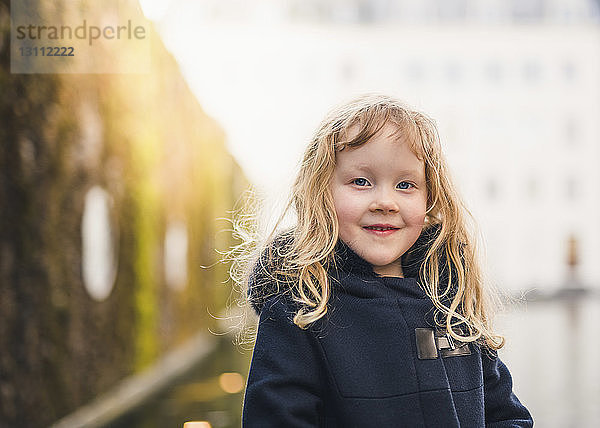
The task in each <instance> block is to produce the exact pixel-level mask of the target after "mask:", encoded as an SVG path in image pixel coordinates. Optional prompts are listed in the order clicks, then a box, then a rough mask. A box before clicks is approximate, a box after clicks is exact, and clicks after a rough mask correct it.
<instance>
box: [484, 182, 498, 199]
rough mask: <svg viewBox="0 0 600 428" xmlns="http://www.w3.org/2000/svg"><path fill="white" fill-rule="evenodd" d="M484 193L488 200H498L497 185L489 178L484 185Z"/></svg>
mask: <svg viewBox="0 0 600 428" xmlns="http://www.w3.org/2000/svg"><path fill="white" fill-rule="evenodd" d="M485 193H486V196H487V198H488V199H489V200H491V201H492V200H495V199H497V198H498V183H496V180H494V179H493V178H489V179H488V180H487V181H486V183H485Z"/></svg>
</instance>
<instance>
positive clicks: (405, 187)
mask: <svg viewBox="0 0 600 428" xmlns="http://www.w3.org/2000/svg"><path fill="white" fill-rule="evenodd" d="M397 187H398V189H400V190H408V189H410V188H411V187H413V184H412V183H410V182H408V181H401V182H400V183H398V186H397Z"/></svg>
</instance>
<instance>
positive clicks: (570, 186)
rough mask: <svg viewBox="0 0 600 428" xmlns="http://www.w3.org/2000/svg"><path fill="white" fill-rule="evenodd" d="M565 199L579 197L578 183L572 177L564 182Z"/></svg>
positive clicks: (572, 199)
mask: <svg viewBox="0 0 600 428" xmlns="http://www.w3.org/2000/svg"><path fill="white" fill-rule="evenodd" d="M566 193H567V199H568V200H570V201H574V200H576V199H577V198H578V197H579V184H578V182H577V180H576V179H575V178H574V177H569V178H567V183H566Z"/></svg>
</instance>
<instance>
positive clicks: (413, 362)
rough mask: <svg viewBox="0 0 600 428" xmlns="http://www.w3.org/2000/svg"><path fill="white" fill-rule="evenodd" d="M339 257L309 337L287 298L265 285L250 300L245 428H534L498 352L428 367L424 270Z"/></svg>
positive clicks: (340, 252)
mask: <svg viewBox="0 0 600 428" xmlns="http://www.w3.org/2000/svg"><path fill="white" fill-rule="evenodd" d="M418 242H419V241H418ZM415 245H417V244H415ZM336 253H337V259H338V261H339V263H338V267H337V269H336V270H335V271H331V272H330V276H331V278H332V284H333V293H332V297H331V299H330V302H329V305H328V313H327V315H326V316H325V317H323V318H322V319H320V320H319V321H317V322H315V323H313V324H311V325H310V327H309V328H308V329H306V330H302V329H300V328H299V327H297V326H296V325H295V324H294V323H293V321H292V318H293V316H294V314H295V312H296V311H297V309H298V307H297V306H296V304H295V303H293V301H292V299H290V298H289V297H288V295H287V294H286V293H276V292H273V293H272V292H265V290H268V289H269V284H268V283H267V282H265V281H264V278H265V276H262V279H263V281H258V283H260V284H259V285H260V290H258V292H257V290H256V289H254V291H252V293H253V294H254V304H255V308H256V309H257V311H259V312H260V320H259V325H258V333H257V337H256V344H255V346H254V353H253V356H252V363H251V367H250V374H249V376H248V384H247V388H246V394H245V399H244V409H243V426H244V427H249V428H250V427H262V428H265V427H444V428H450V427H483V426H489V427H531V426H533V420H532V418H531V415H530V413H529V412H528V411H527V409H526V408H525V407H524V406H523V405H522V404H521V403H520V402H519V400H518V399H517V397H516V396H515V395H514V393H513V392H512V379H511V376H510V373H509V371H508V369H507V368H506V366H505V365H504V364H503V363H502V361H500V359H499V358H498V357H497V355H496V354H495V353H492V352H490V351H487V350H486V349H485V348H481V347H480V346H478V345H476V344H473V343H470V344H465V345H464V346H463V347H462V348H461V349H462V350H463V351H467V352H461V354H462V355H454V356H452V355H444V352H445V351H443V350H440V351H439V352H437V355H436V356H432V355H429V356H427V355H425V358H421V357H423V355H422V354H423V349H421V348H419V346H420V345H418V344H417V333H416V331H417V330H416V329H419V328H421V329H425V330H421V331H425V332H427V331H428V329H429V330H435V326H434V321H433V312H434V311H433V304H432V302H431V300H430V299H429V298H428V297H427V296H426V294H425V293H424V292H423V290H422V289H421V288H420V286H419V284H418V283H417V279H416V278H415V277H416V276H417V273H418V266H419V264H418V263H414V262H413V263H410V262H409V261H408V260H403V266H404V273H405V278H396V277H380V276H378V275H376V274H375V273H374V272H373V270H372V268H371V266H370V265H369V264H368V263H367V262H366V261H364V260H363V259H361V258H360V257H359V256H358V255H356V254H355V253H354V252H352V251H351V250H350V249H349V248H348V247H347V246H346V245H345V244H343V243H341V241H340V243H338V246H337V248H336ZM422 254H423V252H421V255H422ZM259 276H260V275H259ZM411 276H412V277H411ZM253 282H254V284H255V285H256V284H257V281H256V278H254V281H253ZM270 285H271V286H273V284H270ZM271 291H272V290H271ZM257 296H258V297H257ZM445 343H446V344H447V342H445ZM459 345H460V344H459ZM433 352H435V349H434V350H433ZM450 354H452V353H450Z"/></svg>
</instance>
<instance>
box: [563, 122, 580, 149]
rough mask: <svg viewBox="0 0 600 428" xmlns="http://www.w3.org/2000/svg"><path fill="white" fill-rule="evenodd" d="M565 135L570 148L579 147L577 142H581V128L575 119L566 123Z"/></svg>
mask: <svg viewBox="0 0 600 428" xmlns="http://www.w3.org/2000/svg"><path fill="white" fill-rule="evenodd" d="M564 135H565V142H566V143H567V146H568V147H575V146H577V142H578V141H579V126H578V124H577V121H576V120H575V119H574V118H572V117H571V118H569V119H567V121H566V122H565V130H564Z"/></svg>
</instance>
